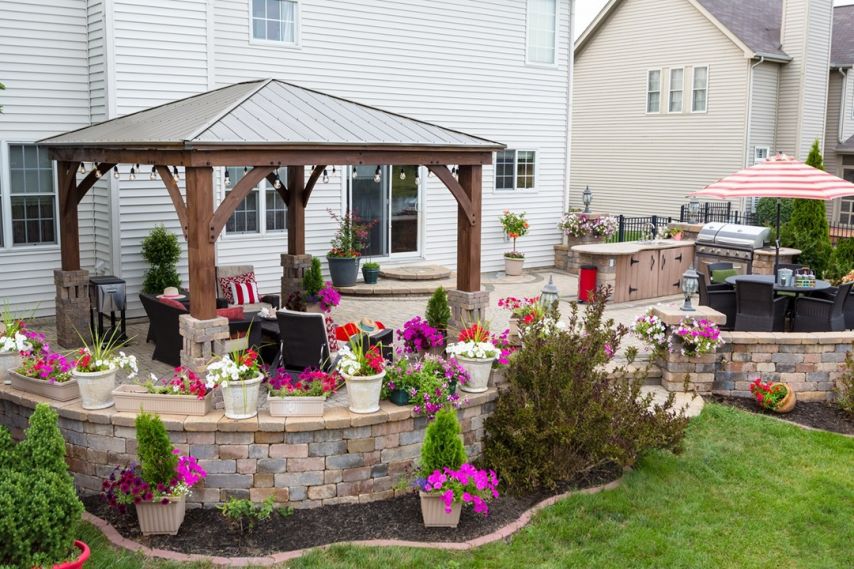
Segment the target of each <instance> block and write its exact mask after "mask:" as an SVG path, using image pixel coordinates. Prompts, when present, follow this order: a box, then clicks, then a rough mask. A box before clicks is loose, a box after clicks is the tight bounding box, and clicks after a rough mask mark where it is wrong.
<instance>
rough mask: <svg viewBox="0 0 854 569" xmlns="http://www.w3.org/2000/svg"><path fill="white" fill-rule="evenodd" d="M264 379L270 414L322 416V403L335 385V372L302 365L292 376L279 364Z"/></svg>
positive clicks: (336, 382) (336, 380)
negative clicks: (297, 373)
mask: <svg viewBox="0 0 854 569" xmlns="http://www.w3.org/2000/svg"><path fill="white" fill-rule="evenodd" d="M268 383H269V385H270V395H269V397H267V401H268V402H269V403H270V415H272V416H273V417H322V416H323V405H324V403H325V402H326V400H327V399H328V398H329V396H330V395H331V394H332V393H334V392H335V388H336V387H337V386H338V374H336V373H326V372H324V371H320V370H316V369H306V370H303V371H302V372H300V374H299V375H298V376H297V377H296V378H294V377H293V376H291V374H289V373H288V372H287V371H286V370H284V369H282V368H279V369H278V370H276V373H275V374H273V375H271V376H270V378H269V380H268Z"/></svg>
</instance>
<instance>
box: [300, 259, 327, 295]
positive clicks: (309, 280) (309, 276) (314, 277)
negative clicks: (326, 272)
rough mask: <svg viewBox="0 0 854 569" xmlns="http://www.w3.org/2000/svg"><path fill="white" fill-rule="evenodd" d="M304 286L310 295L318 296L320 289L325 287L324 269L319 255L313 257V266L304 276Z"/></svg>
mask: <svg viewBox="0 0 854 569" xmlns="http://www.w3.org/2000/svg"><path fill="white" fill-rule="evenodd" d="M302 288H303V289H304V290H305V293H306V294H307V295H308V296H317V293H318V291H320V289H322V288H323V271H322V270H321V267H320V259H318V258H317V257H312V258H311V266H310V267H309V268H307V269H306V270H305V274H304V275H303V276H302Z"/></svg>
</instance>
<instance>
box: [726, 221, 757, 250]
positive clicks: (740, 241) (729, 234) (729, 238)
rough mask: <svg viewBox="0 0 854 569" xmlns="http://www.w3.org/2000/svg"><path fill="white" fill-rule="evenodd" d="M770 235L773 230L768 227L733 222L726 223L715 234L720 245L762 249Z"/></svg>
mask: <svg viewBox="0 0 854 569" xmlns="http://www.w3.org/2000/svg"><path fill="white" fill-rule="evenodd" d="M770 236H771V230H770V229H769V228H767V227H756V226H753V225H736V224H734V223H731V224H727V225H724V226H723V227H721V228H720V229H719V230H718V232H717V234H716V235H715V243H716V244H719V245H731V246H735V247H750V248H751V249H760V248H762V247H763V246H764V245H765V241H767V240H768V238H769V237H770Z"/></svg>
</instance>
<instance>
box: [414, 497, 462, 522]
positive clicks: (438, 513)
mask: <svg viewBox="0 0 854 569" xmlns="http://www.w3.org/2000/svg"><path fill="white" fill-rule="evenodd" d="M419 495H420V497H421V518H422V519H423V520H424V527H427V528H455V527H457V526H458V525H459V523H460V513H462V510H463V504H462V503H461V502H454V503H453V504H451V513H450V514H448V513H446V512H445V501H444V500H443V499H442V494H441V492H436V493H427V492H419Z"/></svg>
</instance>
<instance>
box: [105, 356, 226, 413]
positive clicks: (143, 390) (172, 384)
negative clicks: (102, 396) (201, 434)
mask: <svg viewBox="0 0 854 569" xmlns="http://www.w3.org/2000/svg"><path fill="white" fill-rule="evenodd" d="M113 400H114V401H115V402H116V411H124V412H127V413H138V412H140V411H143V412H147V413H158V414H165V415H193V416H197V417H198V416H203V415H207V414H208V413H210V412H211V411H212V410H213V390H211V389H208V387H207V385H205V382H204V380H202V378H200V377H199V376H198V375H196V374H195V373H194V372H193V371H192V370H190V369H187V368H183V367H177V368H175V371H174V373H173V374H172V377H170V378H168V379H167V378H163V379H157V378H156V377H155V376H154V374H152V378H151V380H149V381H146V382H145V383H142V384H129V383H126V384H123V385H120V386H118V387H117V388H116V389H115V390H113Z"/></svg>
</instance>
